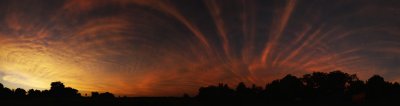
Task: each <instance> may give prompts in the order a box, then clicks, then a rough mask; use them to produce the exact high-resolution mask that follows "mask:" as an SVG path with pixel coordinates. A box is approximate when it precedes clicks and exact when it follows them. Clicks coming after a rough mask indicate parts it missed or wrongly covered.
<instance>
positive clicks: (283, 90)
mask: <svg viewBox="0 0 400 106" xmlns="http://www.w3.org/2000/svg"><path fill="white" fill-rule="evenodd" d="M197 98H198V99H199V100H200V101H201V102H202V103H213V104H215V103H223V104H227V103H228V104H229V103H230V104H234V105H240V104H242V105H245V104H247V105H249V104H310V105H311V104H325V105H334V104H336V105H338V104H346V105H347V104H375V103H379V104H382V103H384V104H385V103H386V104H392V103H398V100H400V84H399V83H397V82H388V81H385V80H384V78H382V77H381V76H379V75H374V76H372V77H371V78H369V79H368V80H366V81H362V80H360V79H358V77H357V76H356V75H355V74H352V75H350V74H348V73H344V72H341V71H333V72H329V73H324V72H314V73H312V74H305V75H303V76H302V77H296V76H293V75H290V74H289V75H287V76H285V77H284V78H282V79H279V80H274V81H272V82H271V83H268V84H266V85H265V87H260V86H256V85H252V86H250V87H247V86H246V85H245V84H244V83H239V84H238V85H237V86H236V88H235V89H233V88H230V87H229V86H228V85H227V84H218V86H208V87H202V88H200V89H199V94H198V95H197Z"/></svg>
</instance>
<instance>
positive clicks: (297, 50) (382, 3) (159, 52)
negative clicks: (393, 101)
mask: <svg viewBox="0 0 400 106" xmlns="http://www.w3.org/2000/svg"><path fill="white" fill-rule="evenodd" d="M333 70H342V71H343V72H346V73H350V74H357V75H358V76H359V78H361V79H362V80H366V79H367V78H369V77H370V76H372V75H374V74H379V75H381V76H383V77H385V78H386V80H388V81H400V0H0V83H3V84H4V85H5V86H8V87H10V88H18V87H21V88H24V89H29V88H35V89H48V88H49V87H50V83H51V82H53V81H62V82H63V83H64V84H65V85H66V86H71V87H73V88H76V89H78V90H80V91H109V92H113V93H114V94H117V95H128V96H180V95H182V94H183V93H189V94H195V93H197V90H198V88H199V87H201V86H207V85H215V84H217V83H228V84H229V85H231V86H235V85H236V84H237V83H239V82H245V83H246V84H257V85H262V86H264V85H265V84H266V83H268V82H270V81H272V80H274V79H278V78H282V77H283V76H285V75H286V74H292V75H303V74H305V73H311V72H314V71H322V72H329V71H333Z"/></svg>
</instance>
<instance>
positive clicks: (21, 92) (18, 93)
mask: <svg viewBox="0 0 400 106" xmlns="http://www.w3.org/2000/svg"><path fill="white" fill-rule="evenodd" d="M14 95H15V96H16V97H24V96H25V95H26V91H25V90H24V89H22V88H17V89H15V91H14Z"/></svg>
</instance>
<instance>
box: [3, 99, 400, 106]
mask: <svg viewBox="0 0 400 106" xmlns="http://www.w3.org/2000/svg"><path fill="white" fill-rule="evenodd" d="M0 103H1V106H288V105H289V106H290V105H297V106H299V105H300V106H398V105H400V101H384V102H375V103H351V102H347V103H346V102H335V101H313V102H288V101H279V102H278V101H274V102H267V101H260V100H246V99H244V100H215V101H204V100H201V99H198V98H185V97H182V98H180V97H129V98H114V99H92V98H87V97H84V98H80V99H77V98H74V99H54V98H25V99H2V100H0Z"/></svg>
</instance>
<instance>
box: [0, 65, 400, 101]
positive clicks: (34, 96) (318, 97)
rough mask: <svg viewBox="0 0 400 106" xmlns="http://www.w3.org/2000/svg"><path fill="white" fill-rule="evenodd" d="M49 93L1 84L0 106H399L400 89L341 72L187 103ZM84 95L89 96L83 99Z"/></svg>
mask: <svg viewBox="0 0 400 106" xmlns="http://www.w3.org/2000/svg"><path fill="white" fill-rule="evenodd" d="M50 85H51V88H50V89H49V90H34V89H30V90H28V91H25V90H24V89H21V88H17V89H9V88H7V87H4V86H2V84H0V106H3V105H7V106H21V105H23V106H37V105H42V106H43V105H45V106H48V105H50V106H59V105H63V106H282V105H285V106H286V105H297V106H298V105H300V106H400V84H399V83H398V82H389V81H385V80H384V78H383V77H381V76H379V75H374V76H372V77H371V78H369V79H368V80H366V81H362V80H359V79H358V78H357V76H356V75H355V74H352V75H351V74H347V73H343V72H341V71H333V72H329V73H324V72H314V73H311V74H305V75H303V76H302V77H296V76H293V75H287V76H285V77H284V78H282V79H278V80H274V81H272V82H271V83H268V84H266V85H265V87H260V86H257V85H254V84H253V85H252V86H246V85H245V83H239V84H238V85H237V86H236V87H235V88H231V87H229V86H228V84H222V83H221V84H218V85H210V86H207V87H201V88H200V89H199V91H198V94H197V95H195V96H193V97H189V96H188V95H187V94H184V96H183V97H122V98H121V97H115V96H114V94H112V93H109V92H104V93H99V92H92V93H91V96H90V97H86V96H85V97H83V96H81V94H80V93H79V92H78V90H76V89H74V88H71V87H65V86H64V84H63V83H61V82H53V83H51V84H50ZM85 95H86V94H85Z"/></svg>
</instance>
